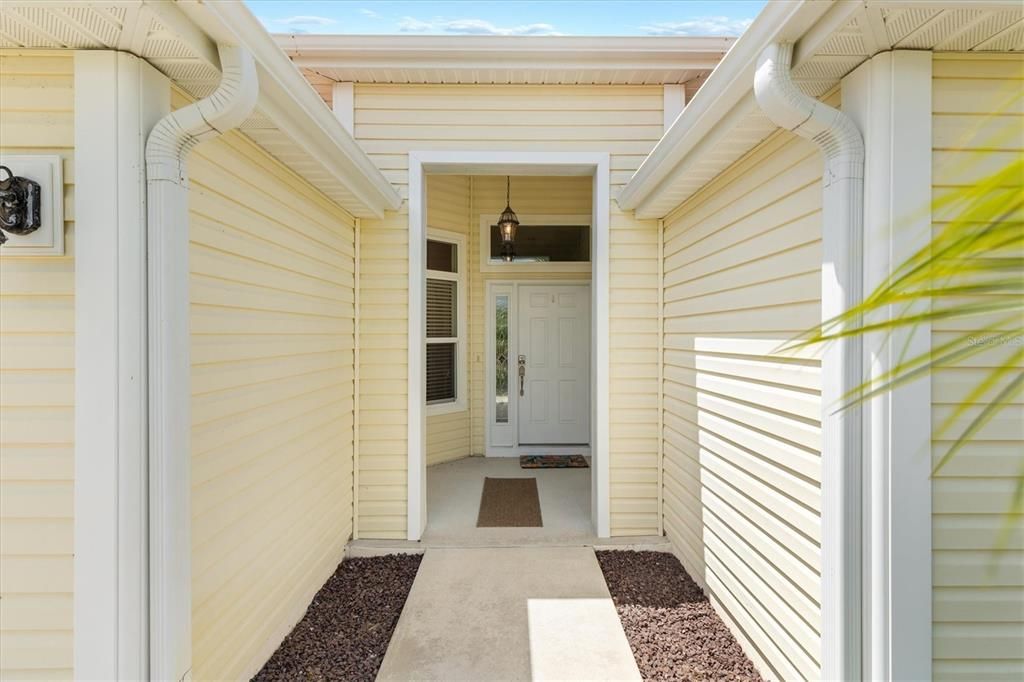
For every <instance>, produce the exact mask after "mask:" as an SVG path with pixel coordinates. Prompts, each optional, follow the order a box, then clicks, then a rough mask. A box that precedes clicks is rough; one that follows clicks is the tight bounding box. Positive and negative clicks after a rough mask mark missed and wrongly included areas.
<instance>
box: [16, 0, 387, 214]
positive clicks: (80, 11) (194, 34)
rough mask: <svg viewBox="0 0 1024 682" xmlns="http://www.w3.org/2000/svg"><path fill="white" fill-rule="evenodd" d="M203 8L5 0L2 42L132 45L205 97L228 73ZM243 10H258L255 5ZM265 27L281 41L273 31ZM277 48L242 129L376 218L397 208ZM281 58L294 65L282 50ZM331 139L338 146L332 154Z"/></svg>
mask: <svg viewBox="0 0 1024 682" xmlns="http://www.w3.org/2000/svg"><path fill="white" fill-rule="evenodd" d="M178 7H183V8H185V9H186V12H183V11H181V10H180V9H178ZM236 9H237V8H236ZM242 9H244V8H242ZM203 12H208V10H204V9H203V8H202V7H201V6H199V4H198V3H182V4H178V5H176V4H175V3H171V2H157V3H153V2H144V1H140V0H109V1H107V2H75V1H74V0H70V1H68V0H64V1H54V0H31V1H26V0H4V2H3V4H2V6H0V48H14V49H32V50H39V49H61V50H65V49H85V50H120V51H124V52H130V53H132V54H134V55H136V56H138V57H141V58H143V59H145V60H146V61H147V62H149V63H150V64H152V65H153V66H154V67H156V68H157V69H158V70H159V71H160V72H162V73H163V74H164V75H166V76H167V77H168V78H170V79H171V81H173V82H174V83H175V84H176V85H177V86H178V87H180V88H181V89H182V90H184V91H185V92H186V93H187V94H188V95H190V96H192V97H194V98H196V99H199V98H202V97H206V96H207V95H209V94H210V93H212V92H213V91H214V90H215V89H216V87H217V84H218V82H219V81H220V61H219V59H218V57H217V50H216V44H215V43H214V41H213V40H212V39H211V37H210V36H209V35H208V34H207V33H206V32H205V31H204V30H203V29H200V28H199V26H198V25H197V23H198V22H196V21H195V19H196V16H194V15H196V14H197V13H199V14H201V13H203ZM245 15H247V16H251V15H249V13H248V12H247V11H245ZM253 21H256V20H255V19H253ZM236 28H238V29H239V31H240V27H236ZM240 32H241V31H240ZM260 33H262V34H263V36H264V37H265V39H266V41H267V42H268V43H269V44H270V46H271V47H272V48H274V46H273V43H272V42H271V41H270V38H269V36H267V35H266V33H265V31H263V30H262V29H260ZM245 38H247V39H249V41H252V40H255V41H258V40H259V38H260V35H259V34H257V33H254V32H253V31H248V32H247V34H246V36H245ZM237 40H238V38H235V41H237ZM233 42H234V41H233ZM243 42H246V41H244V40H243ZM254 51H255V50H254ZM275 53H279V51H277V50H276V48H274V52H271V53H269V54H267V55H264V57H263V59H261V58H260V55H257V64H258V69H259V77H260V84H261V87H260V90H261V92H260V98H259V101H258V103H257V106H256V109H255V110H254V111H253V113H252V115H251V116H249V118H247V119H246V120H245V122H243V123H242V125H241V126H240V130H241V132H242V133H243V134H245V135H246V136H247V137H249V138H250V139H252V140H253V141H254V142H255V143H256V144H258V145H259V146H260V147H262V148H263V149H265V150H266V151H267V152H268V153H269V154H271V155H272V156H274V157H275V158H277V159H278V160H279V161H281V162H282V163H284V164H285V165H286V166H288V167H289V168H291V169H292V170H293V171H295V172H296V173H298V174H299V175H300V176H302V177H303V178H305V179H306V180H307V181H309V182H310V183H311V184H313V185H314V186H316V187H318V188H319V189H320V190H321V191H323V192H324V193H325V194H326V195H327V196H328V197H330V198H331V199H332V200H334V201H335V202H337V203H338V204H339V205H340V206H342V207H344V208H345V209H346V210H348V211H349V212H351V213H352V214H353V215H355V216H358V217H371V216H377V215H380V214H381V212H382V210H383V209H385V208H395V207H396V206H397V202H398V195H397V193H395V192H394V190H393V188H392V187H391V185H390V183H388V182H387V180H386V179H384V177H383V176H382V175H380V172H379V171H378V170H377V169H376V167H375V166H374V165H373V163H372V162H371V161H370V160H369V158H368V157H365V154H362V152H361V150H360V149H359V148H358V146H357V145H356V144H355V141H354V140H351V136H349V135H348V133H347V132H345V131H344V129H343V128H341V126H340V124H338V123H337V122H336V120H335V119H334V117H333V115H332V114H330V112H329V111H328V110H326V108H324V107H323V105H322V104H321V103H320V102H319V101H318V100H317V98H315V97H312V93H309V96H310V97H311V99H312V103H313V105H315V107H317V108H320V109H323V113H324V114H326V119H327V123H328V125H333V126H334V128H336V129H328V130H324V129H323V128H324V127H325V126H323V125H321V124H322V123H323V122H324V121H323V120H315V117H314V116H311V115H310V114H309V107H308V102H307V103H303V102H299V101H298V100H299V99H301V95H302V94H303V93H301V92H296V91H295V89H294V86H295V82H297V83H298V86H299V87H300V88H302V89H306V90H308V88H306V85H305V84H304V83H303V82H302V79H301V78H299V77H298V74H294V81H293V82H287V81H288V79H287V78H286V77H287V76H288V75H289V74H288V73H287V72H286V73H284V74H283V75H284V76H285V78H282V77H281V76H282V74H281V71H280V64H276V65H275V64H273V63H272V62H273V61H274V59H273V58H274V57H275V56H276V54H275ZM279 59H280V62H282V63H283V65H284V67H286V69H291V67H290V65H289V64H288V62H287V59H286V58H285V57H284V56H283V55H280V58H279ZM296 95H299V96H296ZM313 113H316V112H313ZM313 129H316V130H313ZM311 131H312V132H311ZM297 133H298V134H297ZM344 138H348V140H347V141H350V142H351V145H348V146H347V147H346V148H343V149H342V148H339V147H340V146H341V145H340V144H339V143H342V144H343V143H344V142H345V141H346V140H345V139H344ZM332 147H334V148H338V149H337V152H338V153H332V151H333V150H332ZM360 154H361V155H362V158H360V156H359V155H360Z"/></svg>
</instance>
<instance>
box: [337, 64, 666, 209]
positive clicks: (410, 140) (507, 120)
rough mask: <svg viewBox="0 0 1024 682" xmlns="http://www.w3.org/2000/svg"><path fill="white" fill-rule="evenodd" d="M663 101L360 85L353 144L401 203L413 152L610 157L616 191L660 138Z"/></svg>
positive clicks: (610, 91)
mask: <svg viewBox="0 0 1024 682" xmlns="http://www.w3.org/2000/svg"><path fill="white" fill-rule="evenodd" d="M662 100H663V98H662V88H661V87H660V86H631V85H617V86H588V85H579V86H561V85H373V84H357V85H356V86H355V113H354V116H355V137H356V139H357V140H358V141H359V143H360V145H361V146H362V147H363V149H365V150H366V152H367V153H368V154H369V155H370V158H371V159H373V161H374V163H376V164H377V167H378V168H380V169H381V171H382V172H383V173H384V175H385V176H386V177H387V178H388V179H389V180H391V181H392V182H393V183H394V184H395V186H396V187H397V188H398V189H399V191H400V192H401V193H402V196H403V197H407V196H408V183H409V179H408V178H409V160H408V156H407V152H409V151H411V150H415V151H428V150H482V149H485V150H489V151H544V152H552V151H588V152H594V151H599V152H609V153H610V154H611V184H612V186H613V187H617V186H620V185H624V184H625V183H626V182H627V181H628V180H629V178H630V176H632V175H633V172H634V171H636V169H637V168H638V167H639V166H640V163H641V162H642V161H643V160H644V157H646V156H647V154H648V153H650V151H651V149H653V148H654V145H655V144H656V143H657V141H658V140H659V139H660V138H661V135H662V132H663V121H662V106H663V101H662ZM503 207H504V204H502V206H499V207H498V208H497V210H498V211H500V210H501V209H502V208H503ZM517 210H518V209H517Z"/></svg>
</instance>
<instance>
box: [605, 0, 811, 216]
mask: <svg viewBox="0 0 1024 682" xmlns="http://www.w3.org/2000/svg"><path fill="white" fill-rule="evenodd" d="M828 5H829V3H815V2H807V1H806V0H801V1H800V2H792V3H791V2H770V3H768V5H767V6H766V7H765V8H764V10H762V11H761V13H760V14H758V15H757V18H756V19H755V20H754V23H752V24H751V25H750V27H749V28H748V29H747V30H746V31H745V32H744V33H743V35H742V36H740V38H739V40H737V41H736V42H735V43H733V46H732V48H731V49H730V50H729V52H728V53H727V54H726V55H725V57H724V58H723V59H722V61H721V62H720V63H719V64H718V66H717V67H716V68H715V70H714V71H712V72H711V75H710V76H708V80H707V82H706V83H704V85H703V86H701V88H700V90H698V91H697V94H696V95H695V96H694V98H693V100H692V101H691V102H690V103H689V104H687V106H686V108H685V109H683V113H682V114H680V115H679V117H678V118H677V119H676V120H675V122H674V123H673V124H672V126H671V127H670V128H669V129H668V130H667V131H666V132H665V135H664V136H663V137H662V138H661V140H659V141H658V144H657V145H655V147H654V149H653V150H652V151H651V153H650V155H649V156H648V157H647V158H646V159H644V162H643V163H642V164H641V165H640V168H639V169H637V171H636V173H635V174H634V175H633V177H632V178H631V179H630V181H629V183H628V184H627V185H626V186H625V187H623V188H622V190H621V191H620V192H619V196H618V197H617V200H618V203H619V206H620V207H622V208H623V209H625V210H631V209H637V208H638V207H639V206H640V205H641V204H643V203H644V201H646V200H647V198H648V197H650V196H651V195H652V194H654V193H655V192H656V191H657V190H658V189H659V188H660V187H661V186H662V185H663V184H664V183H665V181H666V180H667V179H669V177H670V176H671V175H672V173H673V171H674V170H675V168H676V166H677V165H678V164H679V163H680V162H681V161H682V160H683V158H685V157H686V156H687V155H688V154H689V153H690V152H691V151H692V149H693V148H694V147H695V146H696V145H697V144H698V143H699V142H700V140H701V139H703V138H704V137H705V136H706V135H708V134H709V133H710V132H711V131H712V130H713V129H714V128H715V127H716V125H717V124H718V122H719V120H720V119H721V117H722V115H723V113H724V112H728V111H730V110H731V109H732V108H733V107H735V106H736V105H737V104H738V103H740V102H741V101H742V100H743V99H744V97H745V96H747V95H748V94H749V93H750V83H751V80H752V79H753V76H754V68H755V66H756V63H757V58H758V56H759V55H760V54H761V50H763V49H764V46H765V45H769V44H771V43H772V42H775V41H778V40H782V39H786V38H792V39H795V38H797V37H799V35H800V34H801V33H803V32H804V31H805V30H807V29H808V28H810V27H811V26H812V25H813V24H814V22H815V21H817V19H818V18H819V17H821V16H822V14H824V13H825V11H827V10H828ZM657 217H660V216H657Z"/></svg>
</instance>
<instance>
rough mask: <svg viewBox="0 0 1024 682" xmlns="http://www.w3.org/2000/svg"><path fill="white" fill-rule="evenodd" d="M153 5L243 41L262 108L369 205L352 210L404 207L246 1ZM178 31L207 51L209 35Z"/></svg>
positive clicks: (220, 39) (165, 14) (369, 212)
mask: <svg viewBox="0 0 1024 682" xmlns="http://www.w3.org/2000/svg"><path fill="white" fill-rule="evenodd" d="M150 6H151V7H152V9H153V11H154V12H156V13H157V15H158V16H160V17H161V19H163V20H168V21H174V20H176V19H177V23H175V24H172V25H174V26H177V24H179V23H181V19H180V18H181V17H184V18H186V19H187V21H190V22H191V23H193V24H194V25H195V26H197V27H199V29H201V31H202V32H203V33H205V34H206V35H209V36H210V37H212V38H213V40H215V41H216V42H217V43H227V44H233V45H241V46H243V47H245V48H246V49H247V50H248V51H249V52H251V53H252V55H253V58H254V60H255V62H256V71H257V74H258V77H259V82H260V93H259V109H260V111H261V112H262V113H264V114H265V115H266V116H267V117H268V118H269V119H270V120H271V121H272V122H273V124H274V125H275V126H276V127H277V128H279V129H280V130H281V131H282V132H284V133H285V134H286V135H287V136H288V137H289V138H291V140H293V141H294V142H295V143H296V144H297V145H298V146H299V147H301V148H302V150H303V151H305V152H306V153H307V154H309V155H310V156H311V157H313V158H314V159H316V160H317V161H318V162H319V163H320V164H321V165H322V166H323V167H324V168H325V169H326V170H327V171H328V172H329V173H330V175H331V176H333V178H334V179H335V180H336V181H337V182H339V183H340V184H342V185H344V187H345V188H346V190H347V191H348V192H349V193H351V194H352V196H353V197H354V198H355V199H356V200H357V201H358V202H359V203H361V204H362V205H363V206H365V207H366V211H364V212H359V211H353V213H354V214H355V215H356V217H360V218H379V217H381V216H383V215H384V212H385V211H388V210H397V209H398V208H400V207H401V205H402V198H401V196H400V195H399V193H398V192H397V191H396V190H395V188H394V187H393V186H392V185H391V183H390V182H389V181H388V180H387V178H385V177H384V174H383V173H381V172H380V170H379V169H378V168H377V167H376V166H375V165H374V164H373V161H371V160H370V158H369V156H367V155H366V152H364V151H363V149H362V147H360V146H359V144H358V143H357V142H356V141H355V140H354V139H353V138H352V136H351V135H350V134H349V133H348V131H347V130H345V128H344V127H343V126H342V125H341V123H340V122H339V121H338V119H337V118H336V117H335V116H334V114H333V113H332V112H331V111H330V110H329V109H328V108H327V106H326V105H325V104H324V102H323V100H321V99H320V96H319V95H317V94H316V91H314V90H313V88H312V86H310V84H309V83H308V82H307V81H306V79H305V78H304V77H303V76H302V74H301V73H300V72H299V70H298V68H297V67H296V66H295V65H294V64H292V62H291V60H289V59H288V57H287V56H286V55H285V54H284V52H282V50H281V48H280V47H278V45H277V43H276V42H275V40H274V39H273V38H272V37H271V36H270V34H269V33H267V31H266V29H264V28H263V26H262V25H261V24H260V22H259V20H258V19H256V17H255V16H253V14H252V12H250V11H249V10H248V9H247V8H246V7H245V5H244V4H243V3H240V2H239V3H235V2H194V1H189V2H176V3H169V2H153V3H151V4H150ZM179 35H181V37H182V38H183V39H185V40H187V41H188V42H189V44H190V47H193V48H194V49H196V51H197V54H200V55H204V54H206V53H207V52H208V48H207V49H204V45H203V42H204V41H206V42H207V43H208V42H209V39H208V38H206V36H205V35H204V36H199V37H198V38H193V39H191V40H190V39H189V38H190V36H189V35H186V34H185V33H182V32H180V31H179ZM207 61H210V59H209V58H207ZM211 63H213V62H212V61H211Z"/></svg>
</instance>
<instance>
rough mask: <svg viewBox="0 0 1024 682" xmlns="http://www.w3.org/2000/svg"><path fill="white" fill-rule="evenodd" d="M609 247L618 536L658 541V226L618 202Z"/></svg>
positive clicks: (612, 481) (612, 470)
mask: <svg viewBox="0 0 1024 682" xmlns="http://www.w3.org/2000/svg"><path fill="white" fill-rule="evenodd" d="M609 243H610V250H611V257H610V271H611V274H610V277H609V282H608V285H609V298H610V303H611V305H610V310H609V312H608V315H609V321H608V329H609V332H608V333H609V364H610V370H611V371H610V377H609V417H610V419H609V425H608V435H609V447H610V450H611V458H610V460H609V486H610V498H611V499H610V503H611V528H612V535H658V534H659V532H660V531H659V524H658V286H659V282H658V221H657V220H638V219H636V218H634V217H633V215H632V213H623V212H621V211H619V210H618V205H617V204H615V203H614V202H613V203H612V212H611V229H610V235H609Z"/></svg>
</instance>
